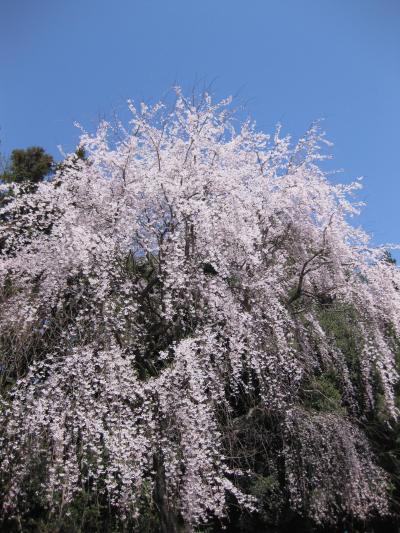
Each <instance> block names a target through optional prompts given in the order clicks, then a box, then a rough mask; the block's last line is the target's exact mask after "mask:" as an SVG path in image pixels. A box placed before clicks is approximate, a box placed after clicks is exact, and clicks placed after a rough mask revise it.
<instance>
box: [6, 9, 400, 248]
mask: <svg viewBox="0 0 400 533" xmlns="http://www.w3.org/2000/svg"><path fill="white" fill-rule="evenodd" d="M0 67H1V69H0V127H1V131H0V137H1V140H2V151H3V152H5V153H9V152H10V151H11V149H13V148H16V147H26V146H29V145H41V146H43V147H44V148H45V149H46V150H48V151H49V152H51V153H53V154H54V155H56V156H57V157H59V155H58V150H57V145H59V144H61V145H63V146H64V147H65V149H66V150H71V149H73V147H74V146H75V144H76V142H77V138H78V132H77V130H76V129H75V128H74V127H73V122H74V121H78V122H80V123H82V124H83V125H84V126H85V127H86V128H88V129H91V128H94V126H95V125H96V123H97V122H98V119H99V117H103V116H107V115H109V114H110V112H112V111H117V113H118V112H119V111H120V112H122V109H123V108H124V105H125V104H124V103H125V101H126V99H127V98H133V99H141V98H143V99H146V100H149V99H158V98H159V97H160V96H162V95H163V94H164V93H165V92H166V91H167V90H168V89H169V88H170V86H171V85H172V84H175V83H178V84H180V85H182V86H183V87H184V88H188V89H190V88H191V87H192V85H193V84H194V83H195V82H196V81H198V80H200V81H201V82H202V81H204V80H206V82H211V81H213V80H214V84H213V86H214V89H215V91H216V94H217V95H218V96H226V95H228V94H236V93H239V95H240V97H241V99H243V100H245V101H247V102H248V104H247V107H248V110H249V112H250V114H251V115H252V116H253V117H254V118H255V119H256V121H257V123H258V125H259V127H260V128H261V129H264V130H268V131H270V130H271V129H273V127H274V125H275V123H276V122H278V121H280V122H282V123H283V125H284V129H285V131H286V132H291V133H293V134H294V135H300V134H301V133H302V132H303V131H304V130H305V129H306V128H307V127H308V125H309V124H310V122H312V120H314V119H316V118H321V117H323V118H325V124H324V127H325V129H326V130H327V132H328V137H329V138H330V140H332V141H333V142H334V143H335V146H334V148H333V154H334V157H335V161H334V166H335V167H336V168H343V169H344V171H345V172H344V173H343V174H342V176H341V179H342V180H343V181H349V180H350V179H351V178H354V177H357V176H360V175H362V176H365V184H364V185H365V190H364V192H363V193H362V198H363V199H364V200H365V201H367V202H368V207H367V208H365V209H364V214H363V215H362V217H361V218H360V223H362V224H363V226H364V227H365V228H366V229H367V230H368V231H371V232H372V233H373V234H374V236H375V242H376V243H382V242H397V241H399V242H400V209H399V192H400V176H399V174H400V171H399V168H400V165H399V159H400V146H399V144H400V135H399V125H400V103H399V101H400V1H399V0H247V1H242V0H200V1H194V0H141V1H139V0H108V1H106V0H0ZM396 256H397V257H398V258H400V255H399V254H396Z"/></svg>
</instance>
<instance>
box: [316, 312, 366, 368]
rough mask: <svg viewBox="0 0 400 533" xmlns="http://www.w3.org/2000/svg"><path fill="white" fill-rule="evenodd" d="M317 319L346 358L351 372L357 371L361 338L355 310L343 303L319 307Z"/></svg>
mask: <svg viewBox="0 0 400 533" xmlns="http://www.w3.org/2000/svg"><path fill="white" fill-rule="evenodd" d="M318 319H319V323H320V325H321V327H322V329H323V330H324V331H325V333H326V334H327V335H328V336H329V337H331V338H332V340H333V341H334V342H335V345H336V347H337V348H338V349H339V350H340V351H341V352H342V353H343V355H344V356H345V357H346V360H347V362H348V363H349V365H350V367H351V368H352V370H358V367H357V363H358V361H359V352H360V350H361V348H362V345H363V338H362V335H361V333H360V330H359V328H358V327H357V324H358V322H359V320H360V317H359V315H358V312H357V310H356V309H355V308H354V307H353V306H352V305H350V304H345V303H335V304H333V305H331V306H321V307H320V308H319V312H318Z"/></svg>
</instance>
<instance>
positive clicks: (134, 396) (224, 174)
mask: <svg viewBox="0 0 400 533" xmlns="http://www.w3.org/2000/svg"><path fill="white" fill-rule="evenodd" d="M129 105H130V111H131V113H132V118H131V121H130V123H129V127H128V128H127V129H126V128H124V127H123V126H122V125H119V126H118V127H117V128H116V127H114V126H111V125H110V124H108V123H107V122H102V123H101V124H100V126H99V128H98V131H97V132H96V134H95V135H93V136H92V135H89V134H87V133H83V134H82V137H81V141H80V148H81V149H82V151H83V150H84V152H85V153H86V157H85V158H77V157H76V156H74V155H71V156H69V157H68V158H67V159H66V161H65V162H64V163H63V165H62V166H60V168H59V170H58V171H57V173H56V174H55V176H54V178H53V179H52V180H49V181H44V182H42V183H40V184H38V185H37V187H35V188H34V189H32V190H30V191H24V189H23V185H14V186H13V191H12V196H10V198H9V200H8V201H7V202H6V203H4V205H3V207H2V209H1V220H2V222H1V226H0V230H1V241H0V246H1V263H0V277H1V287H2V288H1V297H0V327H1V331H2V348H1V349H2V352H3V356H2V357H3V360H4V364H3V367H2V368H4V369H5V370H3V372H7V376H8V379H9V381H10V383H12V386H10V387H8V389H7V390H6V391H5V392H4V394H3V401H2V408H1V409H2V410H1V415H0V417H1V425H2V433H1V449H0V458H1V466H0V469H1V475H2V485H1V490H2V491H3V513H4V514H5V515H13V514H18V513H24V512H27V510H29V506H30V505H31V503H30V502H32V494H34V499H35V502H36V501H39V502H41V503H40V505H42V506H44V507H47V508H48V509H50V510H51V511H52V512H55V513H58V514H62V513H64V512H65V513H68V512H69V511H68V509H69V506H70V504H71V503H72V502H73V500H74V498H76V497H77V495H79V494H80V493H81V492H82V491H84V492H89V493H91V494H97V495H98V497H100V498H104V500H105V501H107V502H108V504H109V505H110V506H111V508H112V509H113V512H114V513H115V514H116V515H117V516H119V517H120V518H121V519H122V520H123V519H125V518H126V517H128V518H129V519H130V520H136V519H137V517H138V516H139V515H140V512H141V508H142V506H143V501H144V499H146V498H150V500H152V501H155V503H156V507H157V509H158V512H159V514H160V517H161V518H160V520H161V523H162V527H163V528H164V530H165V531H168V530H169V531H174V530H175V529H176V530H177V528H178V525H179V524H185V527H186V528H188V529H189V530H191V529H192V528H193V527H195V526H196V525H198V524H202V523H207V522H209V521H210V520H214V521H215V520H216V521H218V520H220V521H224V519H225V518H224V517H226V514H227V508H228V507H227V506H228V504H229V502H231V501H233V500H234V501H236V502H237V504H239V506H242V507H243V508H245V509H248V510H249V511H252V510H253V512H257V509H258V508H259V505H260V502H259V500H258V499H257V497H256V496H255V495H254V491H253V492H252V491H251V490H248V489H249V487H251V484H252V477H254V475H255V470H254V469H255V466H254V464H250V463H249V459H245V458H244V455H245V454H242V453H241V452H240V449H243V446H242V444H243V442H242V443H240V442H239V441H240V439H241V438H242V437H243V427H245V425H246V424H247V423H248V421H249V419H250V418H251V417H253V416H254V413H255V412H256V411H258V412H262V413H264V414H263V416H267V415H268V416H269V417H270V419H273V420H275V423H274V424H273V427H271V428H270V434H271V435H272V434H274V435H275V436H276V438H275V439H271V445H270V453H269V455H268V457H269V459H268V461H269V462H268V461H267V460H265V461H264V462H263V465H264V466H263V468H267V470H268V472H267V473H268V475H269V476H270V477H271V476H272V475H274V473H275V472H277V471H279V472H278V474H277V479H279V480H280V481H279V483H281V484H282V483H284V484H285V491H286V492H285V494H286V498H287V505H288V506H289V507H290V508H291V509H293V510H294V511H296V512H298V513H299V514H300V515H304V516H309V517H310V518H312V519H313V520H314V521H315V522H316V523H332V522H334V521H335V520H337V519H338V517H339V516H350V517H354V518H355V519H357V518H359V519H365V518H366V517H368V516H370V515H384V514H385V513H387V512H388V499H387V497H386V494H387V487H388V479H387V475H386V473H385V472H384V471H383V470H382V469H381V468H380V467H379V466H378V465H377V464H376V461H375V458H374V454H373V451H372V450H371V449H370V446H369V444H368V440H367V438H366V436H365V435H364V432H363V425H362V424H363V421H365V420H366V419H367V418H368V416H369V414H370V413H373V412H374V410H376V409H378V407H379V409H380V410H381V411H382V410H384V411H385V413H386V414H387V420H388V421H389V422H388V423H390V420H394V419H395V418H396V415H397V412H396V411H397V410H396V405H395V386H396V384H397V380H398V374H397V371H396V361H395V355H396V350H397V349H398V344H397V338H399V337H400V291H399V290H398V288H399V286H400V276H399V271H398V269H397V267H396V266H394V265H393V264H391V263H390V261H387V260H386V259H385V257H386V256H385V251H384V249H381V248H379V249H376V248H372V247H371V246H370V245H369V238H368V236H367V235H366V234H365V233H364V232H363V231H362V230H360V229H356V228H355V227H353V226H352V225H351V224H350V223H349V218H350V217H351V216H352V215H353V214H355V213H356V212H357V206H356V205H354V204H353V203H352V202H351V196H352V193H353V192H354V191H355V190H357V189H358V188H359V186H360V185H359V182H356V183H353V184H351V185H346V186H344V185H334V184H332V183H330V182H329V181H328V179H327V177H326V175H325V173H324V172H323V170H321V165H320V162H321V161H322V160H323V159H324V157H325V156H323V155H322V154H323V152H322V147H323V145H324V143H326V141H325V140H324V136H323V135H322V134H321V133H320V132H319V129H318V127H317V126H313V127H312V128H311V129H310V130H309V131H308V133H307V134H306V135H305V136H304V138H302V139H301V140H300V141H299V142H298V143H297V144H294V145H293V144H292V143H291V140H290V138H288V137H282V136H281V135H280V131H279V129H278V130H277V131H276V133H275V135H273V136H271V137H270V136H269V135H265V134H263V133H259V132H257V131H256V129H255V127H254V125H253V124H252V123H250V122H244V123H242V124H241V125H240V126H239V127H236V128H235V127H234V126H235V121H234V115H232V111H231V105H230V101H229V100H225V101H222V102H220V103H217V104H215V103H213V102H212V100H211V99H210V97H209V96H208V95H205V96H203V97H202V98H201V99H200V100H199V101H198V102H197V103H196V102H194V101H192V100H188V99H186V98H185V97H184V96H183V95H182V94H181V92H180V91H179V90H177V98H176V101H175V103H174V105H173V107H172V108H171V109H170V108H167V107H166V106H163V105H161V104H158V105H155V106H153V107H147V106H145V105H142V106H141V107H140V108H139V109H136V108H135V107H134V106H133V104H131V103H130V104H129ZM335 313H338V314H339V313H340V316H341V317H342V320H343V325H342V326H341V327H339V331H338V332H337V331H336V330H335V331H334V328H332V327H331V323H332V316H335ZM343 317H344V318H343ZM346 328H347V329H346ZM349 344H351V346H350V347H349ZM327 391H328V392H327ZM329 391H330V392H329ZM332 391H333V392H332ZM265 427H266V426H265ZM241 435H242V436H241ZM246 438H249V439H250V437H249V435H247V437H246ZM266 441H268V436H267V437H266ZM277 442H278V444H276V443H277ZM257 453H261V451H260V450H259V449H256V450H255V454H257ZM282 458H283V460H282ZM266 465H267V466H266ZM257 468H258V467H257ZM149 494H150V496H149ZM146 501H149V500H146ZM35 505H36V504H35ZM149 505H150V504H149ZM177 524H178V525H177Z"/></svg>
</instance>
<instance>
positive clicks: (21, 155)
mask: <svg viewBox="0 0 400 533" xmlns="http://www.w3.org/2000/svg"><path fill="white" fill-rule="evenodd" d="M53 165H54V160H53V157H52V156H51V155H49V154H47V153H46V152H45V151H44V149H43V148H41V147H40V146H31V147H30V148H26V149H16V150H13V151H12V152H11V160H10V163H9V165H7V168H6V170H5V171H4V173H3V174H2V175H1V176H0V177H1V179H2V180H4V181H6V182H16V183H23V182H28V183H32V184H36V183H39V182H40V181H42V180H43V179H44V178H45V177H46V176H48V175H49V174H50V173H51V171H52V169H53Z"/></svg>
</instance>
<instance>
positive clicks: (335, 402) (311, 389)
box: [302, 369, 345, 413]
mask: <svg viewBox="0 0 400 533" xmlns="http://www.w3.org/2000/svg"><path fill="white" fill-rule="evenodd" d="M302 400H303V401H302V405H303V406H304V407H306V408H307V409H312V410H315V411H319V412H336V413H344V412H345V410H344V408H343V407H342V394H341V392H340V388H339V383H338V376H337V374H336V372H335V371H334V370H333V369H331V370H329V371H328V372H324V373H322V374H321V375H320V376H312V377H310V378H309V379H308V380H307V381H306V382H305V384H304V386H303V388H302Z"/></svg>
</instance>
